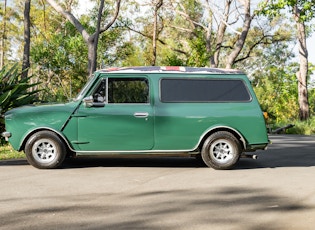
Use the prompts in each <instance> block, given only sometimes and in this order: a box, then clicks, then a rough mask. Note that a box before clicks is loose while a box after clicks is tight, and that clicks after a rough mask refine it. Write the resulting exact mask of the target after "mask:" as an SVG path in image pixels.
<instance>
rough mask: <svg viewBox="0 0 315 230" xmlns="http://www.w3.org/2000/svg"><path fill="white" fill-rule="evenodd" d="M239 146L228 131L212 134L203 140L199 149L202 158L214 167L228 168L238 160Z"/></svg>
mask: <svg viewBox="0 0 315 230" xmlns="http://www.w3.org/2000/svg"><path fill="white" fill-rule="evenodd" d="M240 154H241V148H240V143H239V141H238V140H237V139H236V138H235V136H234V135H233V134H231V133H229V132H225V131H220V132H216V133H214V134H212V135H211V136H209V137H208V139H207V140H206V141H205V143H204V146H203V148H202V151H201V156H202V160H203V161H204V162H205V164H206V165H207V166H209V167H212V168H214V169H230V168H232V167H233V166H234V165H235V164H236V163H237V162H238V160H239V158H240Z"/></svg>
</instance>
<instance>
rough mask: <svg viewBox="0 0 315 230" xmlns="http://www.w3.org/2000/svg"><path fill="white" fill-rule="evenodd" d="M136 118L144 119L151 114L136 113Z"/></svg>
mask: <svg viewBox="0 0 315 230" xmlns="http://www.w3.org/2000/svg"><path fill="white" fill-rule="evenodd" d="M133 115H134V116H135V117H142V118H146V117H148V116H149V113H137V112H136V113H134V114H133Z"/></svg>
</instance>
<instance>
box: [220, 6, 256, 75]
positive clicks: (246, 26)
mask: <svg viewBox="0 0 315 230" xmlns="http://www.w3.org/2000/svg"><path fill="white" fill-rule="evenodd" d="M241 2H242V3H243V4H244V13H245V21H244V24H243V28H242V32H241V35H240V37H239V38H238V40H237V42H236V44H235V47H234V48H233V50H232V52H231V53H230V55H229V56H228V58H227V62H226V67H225V68H226V69H232V67H233V65H234V63H235V60H236V58H237V56H238V55H239V54H240V52H241V50H242V49H243V46H244V43H245V40H246V37H247V34H248V31H249V29H250V24H251V22H252V17H251V15H250V0H244V1H241Z"/></svg>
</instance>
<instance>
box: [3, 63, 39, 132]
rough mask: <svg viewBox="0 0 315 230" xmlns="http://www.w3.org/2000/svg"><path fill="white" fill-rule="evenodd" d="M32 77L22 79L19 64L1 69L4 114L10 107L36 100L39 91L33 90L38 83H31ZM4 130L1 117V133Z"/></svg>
mask: <svg viewBox="0 0 315 230" xmlns="http://www.w3.org/2000/svg"><path fill="white" fill-rule="evenodd" d="M30 80H31V77H29V78H23V79H21V73H20V72H19V71H18V66H17V65H15V66H13V67H11V68H7V67H4V68H3V69H1V70H0V109H1V111H0V112H1V114H4V113H5V112H6V111H8V110H9V109H12V108H15V107H19V106H22V105H26V104H31V103H33V102H34V101H35V100H36V94H37V93H38V91H36V90H35V91H31V89H32V88H33V87H35V86H36V85H37V83H35V84H31V83H29V82H30ZM3 131H4V120H3V118H2V117H1V118H0V133H1V132H3Z"/></svg>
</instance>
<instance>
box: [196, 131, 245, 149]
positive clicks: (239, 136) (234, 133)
mask: <svg viewBox="0 0 315 230" xmlns="http://www.w3.org/2000/svg"><path fill="white" fill-rule="evenodd" d="M219 131H226V132H229V133H231V134H233V135H234V136H235V137H236V139H238V140H239V141H240V144H241V147H242V150H245V149H246V140H245V138H244V137H243V135H242V134H241V133H240V132H238V131H237V130H236V129H233V128H231V127H229V126H218V127H214V128H211V129H209V130H207V131H206V132H204V133H203V135H202V136H201V138H200V140H199V144H198V148H199V149H202V146H203V144H204V143H205V141H206V140H207V138H208V137H209V136H210V135H212V134H213V133H216V132H219Z"/></svg>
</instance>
